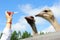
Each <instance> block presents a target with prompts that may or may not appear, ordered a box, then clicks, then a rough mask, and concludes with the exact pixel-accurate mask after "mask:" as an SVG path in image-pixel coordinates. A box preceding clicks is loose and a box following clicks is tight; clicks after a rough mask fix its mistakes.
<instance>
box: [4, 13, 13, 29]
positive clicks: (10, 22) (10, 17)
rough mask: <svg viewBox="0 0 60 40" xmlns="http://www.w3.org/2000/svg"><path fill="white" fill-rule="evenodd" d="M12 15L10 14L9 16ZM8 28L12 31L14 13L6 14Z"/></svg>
mask: <svg viewBox="0 0 60 40" xmlns="http://www.w3.org/2000/svg"><path fill="white" fill-rule="evenodd" d="M9 13H10V14H9ZM5 14H6V19H7V22H6V28H8V29H11V24H12V16H13V12H6V13H5Z"/></svg>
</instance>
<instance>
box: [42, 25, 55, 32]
mask: <svg viewBox="0 0 60 40" xmlns="http://www.w3.org/2000/svg"><path fill="white" fill-rule="evenodd" d="M42 31H43V32H54V31H55V29H54V28H53V26H49V27H48V28H46V29H44V30H42Z"/></svg>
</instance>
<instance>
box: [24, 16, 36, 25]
mask: <svg viewBox="0 0 60 40" xmlns="http://www.w3.org/2000/svg"><path fill="white" fill-rule="evenodd" d="M25 19H26V20H27V22H28V23H29V24H30V25H32V24H34V22H35V20H34V17H33V16H28V17H25Z"/></svg>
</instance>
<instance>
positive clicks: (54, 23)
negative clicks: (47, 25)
mask: <svg viewBox="0 0 60 40" xmlns="http://www.w3.org/2000/svg"><path fill="white" fill-rule="evenodd" d="M50 22H51V24H52V25H53V27H54V29H55V31H56V32H57V31H60V26H59V24H58V22H57V21H56V19H54V21H53V20H50Z"/></svg>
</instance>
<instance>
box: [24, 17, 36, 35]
mask: <svg viewBox="0 0 60 40" xmlns="http://www.w3.org/2000/svg"><path fill="white" fill-rule="evenodd" d="M25 19H26V21H27V22H28V24H29V25H30V26H31V28H32V30H33V35H35V34H37V29H36V26H35V20H34V17H33V16H29V17H25Z"/></svg>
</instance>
